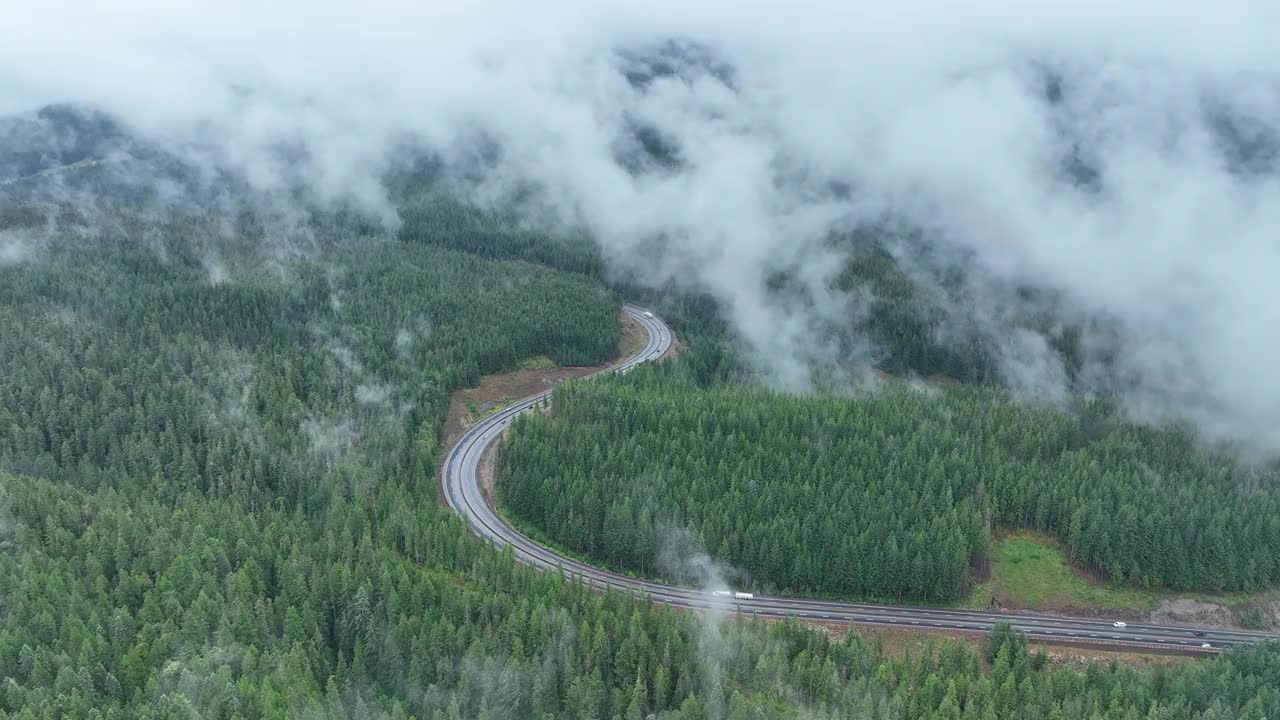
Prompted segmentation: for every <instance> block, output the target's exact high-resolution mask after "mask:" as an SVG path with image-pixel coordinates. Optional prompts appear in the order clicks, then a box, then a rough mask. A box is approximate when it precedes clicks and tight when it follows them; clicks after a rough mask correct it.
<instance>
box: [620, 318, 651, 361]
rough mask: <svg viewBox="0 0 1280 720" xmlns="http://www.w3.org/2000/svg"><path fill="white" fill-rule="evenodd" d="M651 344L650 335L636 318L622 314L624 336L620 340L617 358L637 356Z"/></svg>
mask: <svg viewBox="0 0 1280 720" xmlns="http://www.w3.org/2000/svg"><path fill="white" fill-rule="evenodd" d="M648 344H649V333H647V332H645V329H644V326H643V325H641V324H640V323H639V322H637V321H636V319H635V318H633V317H631V316H630V315H628V314H626V313H625V312H624V313H622V336H621V337H620V338H619V339H618V354H617V357H620V358H624V357H627V356H629V355H635V354H636V353H638V352H640V351H641V350H643V349H644V346H645V345H648Z"/></svg>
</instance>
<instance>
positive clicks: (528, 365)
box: [519, 355, 558, 370]
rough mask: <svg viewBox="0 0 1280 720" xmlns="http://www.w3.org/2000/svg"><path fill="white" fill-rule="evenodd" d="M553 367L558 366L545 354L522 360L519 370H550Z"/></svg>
mask: <svg viewBox="0 0 1280 720" xmlns="http://www.w3.org/2000/svg"><path fill="white" fill-rule="evenodd" d="M555 367H558V366H557V365H556V363H555V361H554V360H552V359H551V358H549V357H547V356H546V355H534V356H533V357H531V358H528V359H526V360H523V361H522V362H521V363H520V366H519V368H520V369H521V370H551V369H553V368H555Z"/></svg>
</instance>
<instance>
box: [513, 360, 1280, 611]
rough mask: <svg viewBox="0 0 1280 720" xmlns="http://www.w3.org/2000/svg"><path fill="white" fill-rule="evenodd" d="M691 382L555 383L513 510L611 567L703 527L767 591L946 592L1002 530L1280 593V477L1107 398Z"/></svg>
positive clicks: (530, 437)
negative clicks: (817, 391) (1055, 404)
mask: <svg viewBox="0 0 1280 720" xmlns="http://www.w3.org/2000/svg"><path fill="white" fill-rule="evenodd" d="M689 376H690V373H689V372H688V371H687V370H685V369H682V368H679V367H677V368H640V369H637V370H636V371H634V372H631V373H628V374H627V375H626V376H621V377H610V378H607V379H602V380H599V381H593V382H590V383H579V384H574V385H572V386H569V387H565V388H562V389H560V390H558V391H557V394H556V397H555V402H554V408H555V412H554V414H553V415H552V416H549V417H547V416H530V417H526V418H522V419H521V420H520V421H519V422H518V423H517V425H516V432H515V433H514V437H512V438H511V439H510V440H508V441H507V442H506V443H505V444H504V446H503V448H502V453H501V458H502V461H501V462H500V464H499V488H500V490H501V492H502V499H503V502H504V503H506V506H507V507H508V508H509V509H510V511H511V512H512V513H514V514H515V515H516V516H517V517H519V518H522V519H524V520H525V521H527V522H529V523H531V524H532V525H534V526H536V527H538V528H540V529H542V530H543V531H544V532H546V533H547V534H548V535H549V536H550V537H551V538H553V539H554V540H556V541H557V542H560V543H562V544H564V545H565V546H567V547H569V548H572V549H574V550H576V551H579V552H582V553H585V554H587V555H588V556H591V557H595V558H600V559H602V560H604V561H606V562H608V563H610V564H612V565H614V566H615V567H619V568H624V569H631V570H636V571H639V572H642V573H645V574H650V575H652V574H661V573H662V572H663V568H662V567H661V558H662V557H663V552H662V550H663V547H662V546H663V541H664V538H667V537H669V536H670V534H671V531H672V530H673V529H681V528H688V529H692V530H693V531H694V532H695V534H696V536H697V539H698V540H699V541H701V543H702V544H703V545H704V546H705V548H706V549H707V551H708V552H709V554H710V555H711V556H712V557H713V558H716V559H718V560H721V561H723V562H725V563H727V564H729V565H731V566H733V567H734V568H737V569H740V570H741V571H743V572H744V573H745V577H744V578H743V579H744V580H745V581H746V582H747V583H749V584H751V585H752V586H753V587H760V588H765V589H769V590H773V591H783V592H790V593H799V594H807V593H819V594H827V595H843V596H856V597H869V598H882V599H883V598H887V599H893V600H902V599H910V600H934V601H937V600H952V599H956V598H958V597H960V596H961V595H963V594H964V592H965V591H966V589H967V585H966V583H967V579H968V577H969V570H970V568H971V567H974V566H978V565H980V563H981V562H982V561H983V560H984V558H985V556H986V553H987V550H988V543H989V541H990V537H991V529H992V525H993V524H995V525H999V526H1005V527H1011V528H1030V529H1035V530H1039V531H1046V532H1050V533H1053V534H1056V535H1057V536H1059V537H1060V538H1062V540H1063V541H1064V542H1065V544H1066V546H1067V548H1068V549H1069V552H1070V554H1071V556H1072V558H1073V559H1074V560H1075V561H1076V562H1078V563H1080V564H1081V565H1083V566H1085V567H1088V568H1091V569H1093V570H1096V571H1098V572H1100V573H1103V574H1105V575H1107V576H1109V577H1111V578H1113V579H1116V580H1119V581H1122V582H1130V583H1135V584H1139V585H1142V586H1146V587H1165V588H1175V589H1183V590H1223V589H1230V590H1240V589H1243V590H1256V589H1259V588H1266V587H1271V586H1274V585H1276V584H1277V583H1280V484H1277V482H1276V480H1277V477H1276V475H1275V473H1274V472H1273V471H1268V470H1265V469H1259V468H1250V467H1244V466H1241V465H1240V464H1238V463H1237V462H1236V461H1235V460H1233V459H1232V457H1231V456H1229V455H1226V454H1224V453H1216V452H1213V451H1211V450H1206V449H1202V448H1201V447H1199V446H1198V445H1197V443H1196V442H1195V441H1194V439H1193V438H1192V437H1191V436H1190V434H1189V433H1187V432H1184V431H1181V430H1179V429H1177V428H1152V427H1146V426H1137V425H1133V424H1131V423H1128V422H1125V421H1124V420H1122V419H1120V418H1119V417H1117V415H1116V413H1115V412H1114V411H1113V409H1111V407H1110V406H1109V404H1108V403H1106V402H1105V401H1091V402H1082V403H1081V405H1080V406H1079V407H1078V408H1077V411H1076V412H1063V411H1057V410H1052V409H1045V408H1038V407H1035V406H1031V405H1028V404H1024V403H1018V402H1015V401H1013V400H1011V399H1010V398H1009V397H1008V396H1007V395H1006V394H1005V393H1003V392H1001V391H999V390H996V389H992V388H981V387H968V386H966V387H948V388H945V389H938V388H928V389H922V388H917V387H911V386H908V385H906V384H905V383H888V384H886V385H885V387H883V388H881V389H879V390H877V391H871V392H868V393H866V394H865V395H863V396H858V397H837V396H797V395H786V394H781V393H775V392H769V391H766V390H762V389H760V388H756V387H751V386H743V385H740V384H734V383H718V384H715V385H713V386H709V387H698V386H696V384H694V383H693V382H688V381H685V382H682V378H687V377H689Z"/></svg>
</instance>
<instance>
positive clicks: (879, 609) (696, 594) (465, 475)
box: [442, 305, 1280, 654]
mask: <svg viewBox="0 0 1280 720" xmlns="http://www.w3.org/2000/svg"><path fill="white" fill-rule="evenodd" d="M624 311H625V312H626V313H627V315H629V316H630V317H631V318H633V319H634V320H635V321H636V322H638V323H639V324H640V325H641V326H642V327H644V329H645V330H646V331H647V332H648V334H649V340H648V343H647V344H646V345H645V347H644V349H643V350H641V351H640V352H638V353H636V354H635V355H632V356H630V357H628V358H625V359H624V360H622V361H621V362H619V363H618V364H616V365H614V366H612V367H610V368H608V369H606V370H602V371H601V373H608V372H619V371H622V372H625V371H626V370H627V369H629V368H631V367H634V366H635V365H638V364H640V363H642V362H647V361H649V360H654V359H657V358H659V357H661V356H662V355H663V354H664V353H665V352H666V351H667V349H668V348H670V347H671V343H672V339H673V338H672V334H671V330H670V329H669V328H668V327H667V326H666V324H664V323H663V322H662V321H661V320H659V319H658V318H656V317H654V316H652V315H651V314H648V313H646V311H644V310H643V309H641V308H638V307H635V306H632V305H627V306H625V307H624ZM550 394H551V391H550V390H547V391H545V392H542V393H539V394H537V395H534V396H532V397H528V398H525V399H524V400H521V401H519V402H517V403H515V404H514V405H511V406H510V407H508V408H505V409H503V410H502V411H500V412H497V413H494V414H493V415H491V416H489V417H487V418H485V419H484V420H482V421H481V422H479V423H476V424H475V425H474V426H472V427H471V428H470V429H468V430H467V432H466V433H464V434H463V435H462V437H461V438H459V440H458V441H457V443H456V444H454V446H453V447H451V448H450V449H449V452H448V454H447V455H446V456H445V462H444V465H443V468H442V475H443V477H442V482H443V489H444V494H445V499H446V501H447V502H448V504H449V506H450V507H451V508H453V509H454V510H455V511H457V512H458V513H460V514H461V515H462V516H463V517H465V518H466V519H467V521H468V522H469V523H470V525H471V528H472V530H474V531H475V532H476V534H478V535H479V536H480V537H482V538H484V539H485V540H487V541H489V542H491V543H493V544H494V545H496V546H498V547H503V546H507V545H510V546H511V547H512V550H513V552H514V555H515V557H516V559H518V560H520V561H521V562H525V563H528V564H530V565H534V566H537V567H541V568H557V567H558V568H560V569H561V572H563V573H564V575H565V576H566V577H569V578H580V579H581V580H582V581H583V582H584V583H587V584H588V585H590V586H592V587H596V588H600V589H612V590H621V591H628V592H634V593H640V594H643V595H647V596H649V597H650V598H652V599H653V600H654V601H656V602H660V603H664V604H667V605H672V606H676V607H681V608H689V609H697V610H706V609H720V610H724V611H727V612H737V613H742V614H747V615H754V616H758V617H762V618H783V617H791V618H796V619H801V620H809V621H819V622H832V623H855V624H859V625H877V626H884V627H898V628H905V629H918V630H935V631H938V630H940V631H946V632H970V633H974V632H977V633H985V632H988V631H990V630H991V628H992V626H993V625H995V624H996V623H1000V622H1007V623H1010V624H1012V625H1013V627H1014V628H1016V629H1018V630H1020V631H1022V632H1024V633H1026V635H1027V636H1028V637H1029V638H1031V639H1033V640H1035V641H1037V642H1041V643H1046V644H1055V645H1067V646H1094V645H1107V646H1111V648H1112V649H1115V648H1117V647H1119V648H1123V649H1128V650H1134V651H1139V652H1162V653H1176V654H1203V653H1215V652H1218V651H1219V650H1220V649H1224V648H1229V647H1232V646H1236V645H1241V644H1246V643H1256V642H1261V641H1265V640H1276V639H1280V637H1278V636H1275V635H1268V634H1264V633H1256V632H1244V631H1235V630H1218V629H1213V628H1195V627H1185V626H1174V625H1152V624H1145V623H1130V624H1127V625H1125V626H1124V627H1115V626H1114V625H1113V622H1112V621H1111V620H1104V619H1097V618H1093V619H1090V618H1072V617H1063V616H1056V615H1040V614H1035V613H1026V612H980V611H971V610H955V609H941V608H925V607H913V606H893V605H879V604H869V603H850V602H832V601H825V600H805V599H802V598H791V597H772V596H763V595H753V596H750V597H735V596H733V595H732V594H730V595H729V596H727V597H726V596H725V594H724V590H723V589H721V594H713V590H711V589H706V590H703V589H696V588H688V587H678V586H675V585H668V584H664V583H660V582H653V581H648V580H640V579H636V578H633V577H629V576H626V575H620V574H618V573H614V572H610V571H608V570H602V569H599V568H595V567H591V566H590V565H585V564H583V563H581V562H578V561H577V560H574V559H573V558H569V557H565V556H563V555H560V554H558V553H557V552H555V551H554V550H551V549H549V548H546V547H543V546H541V545H539V544H537V543H536V542H534V541H533V540H530V539H529V538H527V537H525V536H524V535H522V534H521V533H520V532H519V531H518V530H516V529H515V528H513V527H511V526H510V525H509V524H507V523H506V522H505V521H504V520H502V518H500V517H498V515H497V513H495V512H494V510H493V508H491V507H490V506H489V504H488V502H486V500H485V498H484V495H483V494H482V493H481V490H480V473H479V469H480V460H481V457H482V456H483V455H484V453H485V451H486V450H487V449H488V448H489V447H490V446H491V445H493V444H494V443H495V442H497V440H498V438H499V437H501V436H502V433H503V431H505V430H506V429H507V427H508V426H509V425H510V424H511V421H512V420H513V419H515V418H516V417H517V416H518V415H520V414H522V413H525V412H528V411H530V410H532V409H533V408H534V407H536V406H537V405H538V404H539V403H542V402H544V401H545V400H547V399H548V398H549V396H550ZM1206 646H1207V647H1206Z"/></svg>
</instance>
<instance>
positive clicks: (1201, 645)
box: [1200, 643, 1213, 648]
mask: <svg viewBox="0 0 1280 720" xmlns="http://www.w3.org/2000/svg"><path fill="white" fill-rule="evenodd" d="M1200 647H1202V648H1211V647H1213V646H1212V645H1210V644H1209V643H1200Z"/></svg>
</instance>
